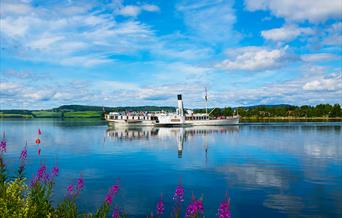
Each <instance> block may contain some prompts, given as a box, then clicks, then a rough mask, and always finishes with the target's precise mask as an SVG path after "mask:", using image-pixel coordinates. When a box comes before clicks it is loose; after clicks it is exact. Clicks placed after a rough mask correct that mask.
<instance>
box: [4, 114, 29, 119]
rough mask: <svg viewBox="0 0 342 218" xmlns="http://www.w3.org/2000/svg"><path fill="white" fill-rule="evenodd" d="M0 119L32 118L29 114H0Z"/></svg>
mask: <svg viewBox="0 0 342 218" xmlns="http://www.w3.org/2000/svg"><path fill="white" fill-rule="evenodd" d="M0 118H23V119H30V118H32V115H31V114H4V113H0Z"/></svg>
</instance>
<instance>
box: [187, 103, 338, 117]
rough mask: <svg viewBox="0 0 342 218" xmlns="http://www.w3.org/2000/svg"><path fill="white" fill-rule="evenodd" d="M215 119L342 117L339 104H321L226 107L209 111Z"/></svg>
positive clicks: (198, 111)
mask: <svg viewBox="0 0 342 218" xmlns="http://www.w3.org/2000/svg"><path fill="white" fill-rule="evenodd" d="M194 112H196V113H205V109H195V110H194ZM208 112H211V113H210V115H211V116H214V117H219V116H232V115H233V114H236V113H238V114H239V115H240V116H242V117H342V110H341V106H340V105H339V104H334V105H331V104H319V105H316V106H309V105H303V106H293V105H276V106H272V105H260V106H251V107H237V108H232V107H224V108H215V109H208Z"/></svg>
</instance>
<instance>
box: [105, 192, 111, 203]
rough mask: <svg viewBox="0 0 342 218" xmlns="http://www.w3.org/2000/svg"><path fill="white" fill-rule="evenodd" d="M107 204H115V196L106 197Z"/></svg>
mask: <svg viewBox="0 0 342 218" xmlns="http://www.w3.org/2000/svg"><path fill="white" fill-rule="evenodd" d="M105 202H107V203H108V204H112V203H113V196H112V195H111V194H109V193H108V194H107V195H106V197H105Z"/></svg>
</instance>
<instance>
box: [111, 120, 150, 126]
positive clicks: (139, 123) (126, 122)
mask: <svg viewBox="0 0 342 218" xmlns="http://www.w3.org/2000/svg"><path fill="white" fill-rule="evenodd" d="M107 122H108V124H109V125H115V126H154V125H155V124H156V123H155V121H152V120H143V121H142V120H140V121H138V120H110V119H107Z"/></svg>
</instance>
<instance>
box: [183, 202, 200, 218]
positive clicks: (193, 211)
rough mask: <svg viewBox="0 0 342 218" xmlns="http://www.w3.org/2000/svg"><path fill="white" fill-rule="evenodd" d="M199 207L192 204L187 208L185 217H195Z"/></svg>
mask: <svg viewBox="0 0 342 218" xmlns="http://www.w3.org/2000/svg"><path fill="white" fill-rule="evenodd" d="M197 212H198V211H197V207H196V205H195V204H193V203H191V204H189V206H188V207H187V208H186V214H185V217H194V216H195V215H196V214H197Z"/></svg>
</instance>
